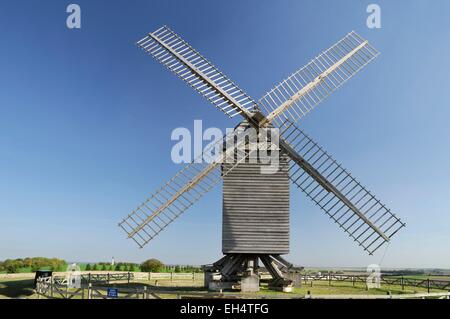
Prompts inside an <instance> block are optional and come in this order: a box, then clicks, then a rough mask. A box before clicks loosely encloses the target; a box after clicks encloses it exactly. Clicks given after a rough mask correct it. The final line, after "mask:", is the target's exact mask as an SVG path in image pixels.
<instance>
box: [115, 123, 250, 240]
mask: <svg viewBox="0 0 450 319" xmlns="http://www.w3.org/2000/svg"><path fill="white" fill-rule="evenodd" d="M234 138H235V135H234V132H233V133H230V134H228V135H227V136H225V137H224V139H223V140H220V141H218V142H216V143H215V144H214V143H213V144H210V145H209V146H208V147H206V148H205V149H204V151H203V154H202V155H201V156H200V157H199V158H198V159H195V160H194V161H192V163H190V164H188V165H186V166H185V167H184V168H183V169H182V170H181V171H179V172H178V173H177V174H176V175H175V176H174V177H173V178H172V179H171V180H169V181H168V182H167V183H166V184H165V185H163V186H162V187H161V188H160V189H159V190H158V191H156V192H155V193H153V194H152V195H151V196H150V197H149V198H148V199H147V200H146V201H145V202H143V203H142V204H141V205H139V206H138V207H137V208H136V209H135V210H133V211H132V212H131V213H130V214H129V215H128V216H127V217H126V218H124V219H123V220H122V221H121V222H120V223H119V226H120V227H121V228H122V229H123V230H124V231H125V232H126V233H127V236H128V238H132V239H133V240H134V241H135V242H136V244H137V245H138V246H139V247H140V248H142V247H144V246H145V245H146V244H147V243H148V242H149V241H150V240H152V239H153V238H154V237H156V235H158V234H159V233H160V232H161V231H163V230H164V229H165V228H166V227H167V226H168V225H169V224H171V223H172V222H174V221H175V220H176V219H177V218H178V217H179V216H180V215H181V214H182V213H184V212H185V211H186V210H187V209H188V208H190V207H191V206H192V205H193V204H194V203H195V202H197V201H198V200H199V199H200V198H201V197H203V196H204V195H205V194H206V193H208V192H209V191H210V190H211V189H212V188H213V187H214V186H215V185H216V184H217V183H218V182H220V181H221V180H222V178H223V177H224V176H226V175H227V174H228V173H230V172H231V171H232V170H233V169H234V168H235V167H236V166H237V165H238V164H239V163H242V162H243V161H245V160H246V159H247V158H249V157H251V156H254V154H255V150H253V149H251V148H247V149H248V152H242V153H240V154H242V156H241V157H238V158H237V159H236V161H234V162H232V163H230V164H229V165H223V168H222V169H221V164H222V163H225V162H227V161H228V160H229V159H230V158H233V159H234V156H233V154H234V153H235V152H236V149H238V148H241V147H243V144H244V143H245V142H246V141H245V140H241V141H239V142H237V143H233V142H230V141H234ZM223 145H227V146H229V147H228V148H227V149H226V150H225V151H223V152H222V151H221V152H217V150H222V148H223ZM227 163H228V162H227Z"/></svg>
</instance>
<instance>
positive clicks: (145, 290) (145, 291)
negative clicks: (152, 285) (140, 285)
mask: <svg viewBox="0 0 450 319" xmlns="http://www.w3.org/2000/svg"><path fill="white" fill-rule="evenodd" d="M144 299H147V286H144Z"/></svg>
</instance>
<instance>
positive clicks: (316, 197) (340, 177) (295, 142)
mask: <svg viewBox="0 0 450 319" xmlns="http://www.w3.org/2000/svg"><path fill="white" fill-rule="evenodd" d="M280 131H281V135H282V136H283V137H284V139H285V140H286V141H287V142H288V143H289V144H290V145H291V147H293V148H294V149H295V150H296V151H297V152H298V153H299V154H300V155H301V156H302V157H303V158H304V159H305V160H306V161H307V162H308V163H310V164H311V165H312V166H313V167H314V168H315V169H316V170H317V171H319V173H320V174H321V175H322V176H325V178H326V179H327V180H328V181H329V182H330V183H331V184H333V185H334V187H336V188H337V189H338V190H339V191H340V192H341V193H343V194H344V195H345V196H346V197H347V198H348V199H349V200H350V201H351V203H352V204H353V205H354V206H356V207H357V209H358V210H359V211H360V212H361V213H362V214H363V215H364V216H365V217H366V218H367V219H369V220H370V221H371V223H372V224H374V225H375V226H376V227H377V228H378V229H380V230H381V231H382V232H383V233H384V234H385V235H386V236H387V238H388V239H390V238H392V236H394V235H395V234H396V233H397V232H398V231H399V230H400V229H401V228H402V227H404V226H405V224H404V223H402V222H401V220H400V219H399V218H398V217H397V216H396V215H395V214H393V213H392V212H391V211H390V210H389V209H388V208H387V207H386V206H385V205H384V204H383V203H381V202H380V201H379V200H378V199H377V198H376V197H375V196H374V195H373V194H372V193H371V192H370V191H369V190H367V189H366V188H365V187H364V186H363V185H361V183H360V182H358V181H357V180H356V179H355V178H354V177H353V176H352V175H351V174H350V173H349V172H348V171H347V170H346V169H345V168H343V167H342V165H341V164H339V163H338V162H337V161H336V160H335V159H333V158H332V157H331V156H330V155H329V154H328V153H327V152H326V151H325V150H324V149H323V148H322V147H320V146H319V145H318V144H317V143H316V142H315V141H313V140H312V139H311V138H310V137H309V136H308V135H307V134H305V133H304V132H303V131H301V130H300V129H299V128H298V127H296V126H295V125H294V124H293V123H291V122H290V121H285V122H284V123H283V125H282V126H281V128H280ZM290 179H291V181H292V182H293V183H294V184H295V185H296V186H297V187H298V188H300V189H301V190H302V192H304V193H305V194H306V196H307V197H309V198H310V199H311V200H312V201H313V202H314V203H315V204H316V205H318V206H319V207H320V208H321V209H322V210H323V211H324V212H325V213H326V214H327V215H328V216H329V217H330V218H331V219H332V220H333V221H334V222H335V223H336V224H338V225H339V227H340V228H342V229H343V230H344V231H345V232H346V233H348V235H349V236H350V237H351V238H352V239H353V240H354V241H355V242H357V243H358V244H359V246H362V247H363V248H364V250H365V251H367V252H368V253H369V254H370V255H372V254H373V253H374V252H375V251H376V250H377V249H379V248H380V247H381V246H382V245H383V244H385V243H387V240H386V239H384V238H383V237H382V236H381V235H380V234H378V233H377V232H376V231H375V230H374V229H372V228H371V227H370V226H368V225H367V224H366V223H365V222H364V220H363V219H361V218H360V217H359V216H358V215H357V214H354V213H353V212H352V211H351V210H350V208H349V207H347V206H346V205H345V204H344V203H343V202H342V201H341V200H340V199H338V198H337V197H336V196H335V195H334V194H333V193H332V192H328V191H326V190H325V189H324V188H323V187H322V186H321V185H320V184H319V183H318V182H317V181H316V180H314V179H313V178H312V177H311V176H310V175H308V174H306V172H305V171H304V170H303V169H302V168H301V167H299V166H298V165H295V164H294V165H293V166H292V167H291V170H290Z"/></svg>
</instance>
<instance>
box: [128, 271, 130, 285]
mask: <svg viewBox="0 0 450 319" xmlns="http://www.w3.org/2000/svg"><path fill="white" fill-rule="evenodd" d="M129 283H130V272H128V284H129Z"/></svg>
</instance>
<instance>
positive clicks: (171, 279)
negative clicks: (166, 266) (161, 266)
mask: <svg viewBox="0 0 450 319" xmlns="http://www.w3.org/2000/svg"><path fill="white" fill-rule="evenodd" d="M170 281H171V282H172V281H173V272H171V273H170Z"/></svg>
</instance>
